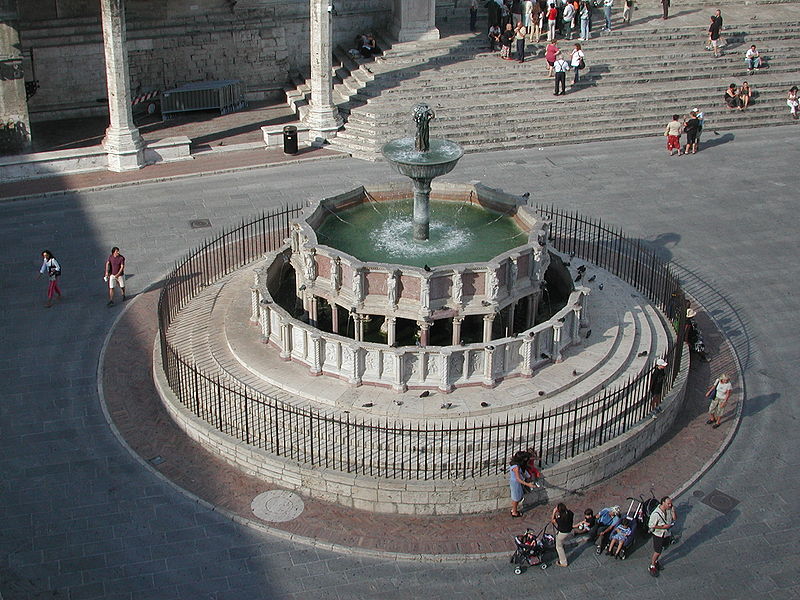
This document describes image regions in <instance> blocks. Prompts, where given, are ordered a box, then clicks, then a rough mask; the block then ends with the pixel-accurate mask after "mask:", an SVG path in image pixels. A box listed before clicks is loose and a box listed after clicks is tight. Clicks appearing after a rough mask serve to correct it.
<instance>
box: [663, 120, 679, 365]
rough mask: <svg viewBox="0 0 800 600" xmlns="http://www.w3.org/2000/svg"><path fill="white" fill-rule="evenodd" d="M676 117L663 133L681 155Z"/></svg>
mask: <svg viewBox="0 0 800 600" xmlns="http://www.w3.org/2000/svg"><path fill="white" fill-rule="evenodd" d="M678 119H680V117H679V116H678V115H672V121H670V122H669V123H667V128H666V129H665V130H664V135H665V136H667V152H669V155H670V156H672V155H673V154H674V151H675V150H677V151H678V156H680V155H681V124H680V122H679V121H678ZM659 360H660V359H659ZM662 362H663V361H662Z"/></svg>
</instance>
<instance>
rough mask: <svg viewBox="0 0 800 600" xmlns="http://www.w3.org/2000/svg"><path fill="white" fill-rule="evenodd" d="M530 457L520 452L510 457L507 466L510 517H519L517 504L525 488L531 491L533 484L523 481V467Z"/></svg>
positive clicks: (523, 494) (520, 500) (520, 514)
mask: <svg viewBox="0 0 800 600" xmlns="http://www.w3.org/2000/svg"><path fill="white" fill-rule="evenodd" d="M529 458H530V456H529V455H528V453H527V452H525V451H523V450H520V451H519V452H516V453H515V454H514V456H512V457H511V461H510V462H509V466H508V487H509V489H510V490H511V516H512V517H515V518H516V517H521V516H522V513H520V512H519V503H520V502H522V498H523V497H524V496H525V488H526V487H527V488H528V489H533V488H534V484H533V483H531V482H530V481H525V467H526V466H527V464H528V459H529Z"/></svg>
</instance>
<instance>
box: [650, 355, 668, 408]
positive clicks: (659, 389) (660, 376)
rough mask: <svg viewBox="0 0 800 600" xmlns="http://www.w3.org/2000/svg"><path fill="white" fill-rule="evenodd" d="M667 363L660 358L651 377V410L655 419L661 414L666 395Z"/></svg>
mask: <svg viewBox="0 0 800 600" xmlns="http://www.w3.org/2000/svg"><path fill="white" fill-rule="evenodd" d="M666 369H667V361H665V360H664V359H663V358H659V359H658V360H657V361H656V367H655V369H653V374H652V375H651V376H650V408H651V410H652V411H653V412H652V414H651V416H652V417H653V418H654V419H655V418H656V416H658V413H660V412H661V397H662V395H663V394H664V380H665V379H666V378H667V370H666Z"/></svg>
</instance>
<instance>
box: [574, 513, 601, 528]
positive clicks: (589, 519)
mask: <svg viewBox="0 0 800 600" xmlns="http://www.w3.org/2000/svg"><path fill="white" fill-rule="evenodd" d="M595 523H597V517H596V516H595V514H594V511H593V510H592V509H591V508H587V509H586V510H585V511H583V521H581V522H580V523H578V524H577V525H576V526H575V529H576V533H589V530H590V529H591V528H592V527H594V525H595Z"/></svg>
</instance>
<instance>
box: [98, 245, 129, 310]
mask: <svg viewBox="0 0 800 600" xmlns="http://www.w3.org/2000/svg"><path fill="white" fill-rule="evenodd" d="M103 279H104V280H105V281H107V282H108V304H107V306H114V287H116V286H119V290H120V292H122V301H123V302H124V301H125V257H124V256H122V254H120V253H119V248H117V247H116V246H114V247H113V248H112V249H111V254H110V255H109V256H108V259H107V260H106V266H105V270H104V272H103Z"/></svg>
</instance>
